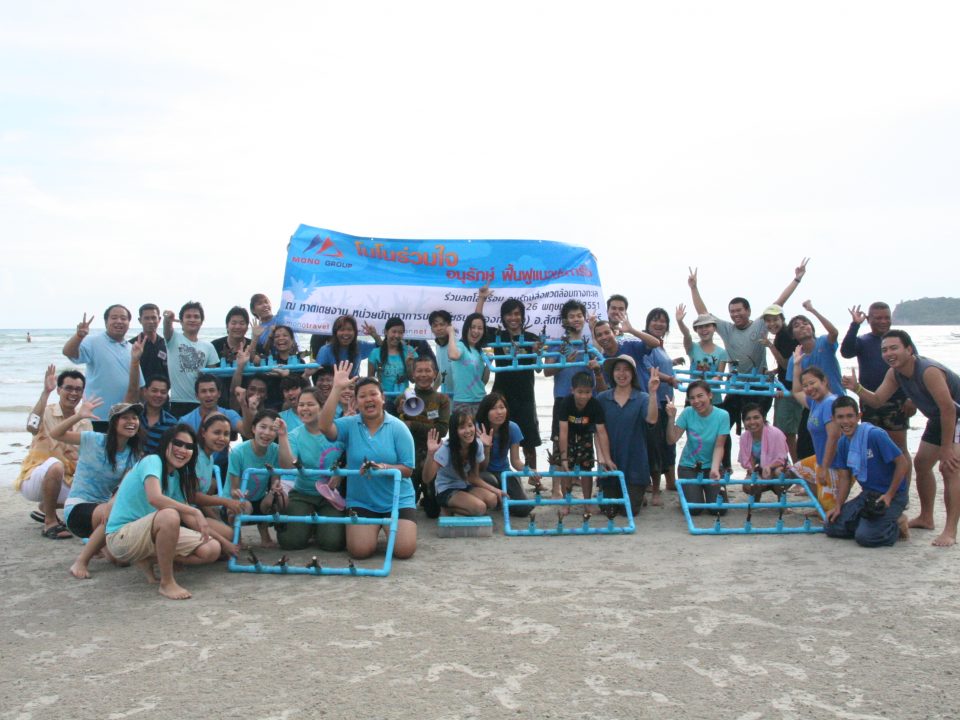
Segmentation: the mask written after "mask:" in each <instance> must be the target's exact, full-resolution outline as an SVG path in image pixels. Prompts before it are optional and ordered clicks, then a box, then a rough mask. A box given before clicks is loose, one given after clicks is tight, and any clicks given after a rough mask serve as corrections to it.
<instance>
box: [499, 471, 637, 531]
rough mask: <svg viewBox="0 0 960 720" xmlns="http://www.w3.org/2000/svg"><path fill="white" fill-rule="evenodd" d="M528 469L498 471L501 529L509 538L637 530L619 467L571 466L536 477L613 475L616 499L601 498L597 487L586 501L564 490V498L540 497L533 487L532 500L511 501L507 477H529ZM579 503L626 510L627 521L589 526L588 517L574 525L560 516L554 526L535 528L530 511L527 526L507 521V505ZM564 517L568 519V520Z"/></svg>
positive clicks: (551, 505) (608, 520) (610, 520)
mask: <svg viewBox="0 0 960 720" xmlns="http://www.w3.org/2000/svg"><path fill="white" fill-rule="evenodd" d="M531 474H532V472H531V471H530V470H528V469H526V468H525V469H524V470H523V472H514V471H513V470H505V471H504V472H502V473H501V474H500V489H501V490H503V493H504V494H503V500H502V505H503V532H504V534H505V535H508V536H511V537H517V536H525V537H530V536H538V535H626V534H629V533H632V532H635V531H636V529H637V526H636V523H635V522H634V520H633V512H632V511H631V509H630V496H629V494H628V493H627V482H626V480H625V479H624V477H623V473H622V472H620V471H619V470H615V471H596V472H594V471H590V470H577V469H576V468H574V470H573V471H571V472H561V471H559V470H557V471H553V472H542V473H539V475H540V477H542V478H545V477H552V478H564V477H570V478H573V477H593V478H608V477H615V478H617V479H618V480H619V481H620V492H621V494H622V497H619V498H605V497H604V496H603V492H600V491H599V490H598V492H597V496H596V497H594V498H590V499H587V500H580V499H577V498H574V497H572V496H571V495H570V494H569V493H567V495H566V497H564V498H544V497H543V496H542V495H541V491H540V490H537V491H536V493H535V495H534V497H533V499H529V498H528V499H527V500H512V499H510V498H509V497H508V496H507V479H508V478H511V477H529V476H530V475H531ZM583 505H599V506H600V507H602V508H603V507H610V506H617V507H618V508H623V509H624V511H625V512H626V517H627V524H626V525H616V524H615V523H614V521H613V518H607V522H606V524H605V525H602V526H599V527H591V526H590V520H589V518H584V519H583V522H582V523H580V524H579V525H578V524H575V522H570V523H569V524H565V523H564V520H563V517H562V516H561V517H560V518H559V519H558V520H557V524H556V526H555V527H546V528H540V527H537V524H536V522H535V520H534V513H532V512H531V513H530V515H529V516H528V517H527V527H525V528H522V529H520V528H515V527H513V526H512V525H511V524H510V508H511V507H531V506H532V507H534V508H538V507H563V506H566V507H573V506H583ZM569 519H570V518H569V516H568V520H569Z"/></svg>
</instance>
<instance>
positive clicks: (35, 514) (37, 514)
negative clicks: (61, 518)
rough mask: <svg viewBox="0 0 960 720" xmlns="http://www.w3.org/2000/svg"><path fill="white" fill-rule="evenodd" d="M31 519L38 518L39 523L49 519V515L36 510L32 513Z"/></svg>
mask: <svg viewBox="0 0 960 720" xmlns="http://www.w3.org/2000/svg"><path fill="white" fill-rule="evenodd" d="M30 519H31V520H36V521H37V522H38V523H42V522H46V521H47V516H46V515H44V514H43V513H42V512H40V511H39V510H34V511H33V512H32V513H30Z"/></svg>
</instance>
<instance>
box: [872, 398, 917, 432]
mask: <svg viewBox="0 0 960 720" xmlns="http://www.w3.org/2000/svg"><path fill="white" fill-rule="evenodd" d="M904 402H906V400H890V401H889V402H885V403H884V404H883V405H881V406H880V407H878V408H874V407H870V406H869V405H867V404H866V403H862V406H863V407H861V408H860V409H861V410H862V411H863V421H864V422H868V423H872V424H874V425H876V426H877V427H878V428H880V429H881V430H887V431H894V432H896V431H898V430H909V429H910V419H909V418H908V417H907V416H906V415H905V414H904V412H903V404H904Z"/></svg>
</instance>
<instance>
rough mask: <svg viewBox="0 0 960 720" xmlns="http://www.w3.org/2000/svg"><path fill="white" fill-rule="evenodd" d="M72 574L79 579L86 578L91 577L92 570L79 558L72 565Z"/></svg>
mask: <svg viewBox="0 0 960 720" xmlns="http://www.w3.org/2000/svg"><path fill="white" fill-rule="evenodd" d="M70 574H71V575H73V576H74V577H75V578H77V579H78V580H85V579H87V578H89V577H90V571H89V570H87V566H86V564H85V563H82V562H80V561H79V560H77V561H75V562H74V563H73V565H71V566H70Z"/></svg>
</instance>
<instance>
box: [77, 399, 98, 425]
mask: <svg viewBox="0 0 960 720" xmlns="http://www.w3.org/2000/svg"><path fill="white" fill-rule="evenodd" d="M101 405H103V400H101V399H100V398H98V397H97V396H96V395H91V396H90V397H88V398H84V400H83V402H82V403H80V405H79V406H78V407H77V410H76V413H77V415H79V416H80V417H81V418H87V419H88V420H89V419H90V418H94V417H96V416H97V415H96V409H97V408H98V407H100V406H101Z"/></svg>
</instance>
